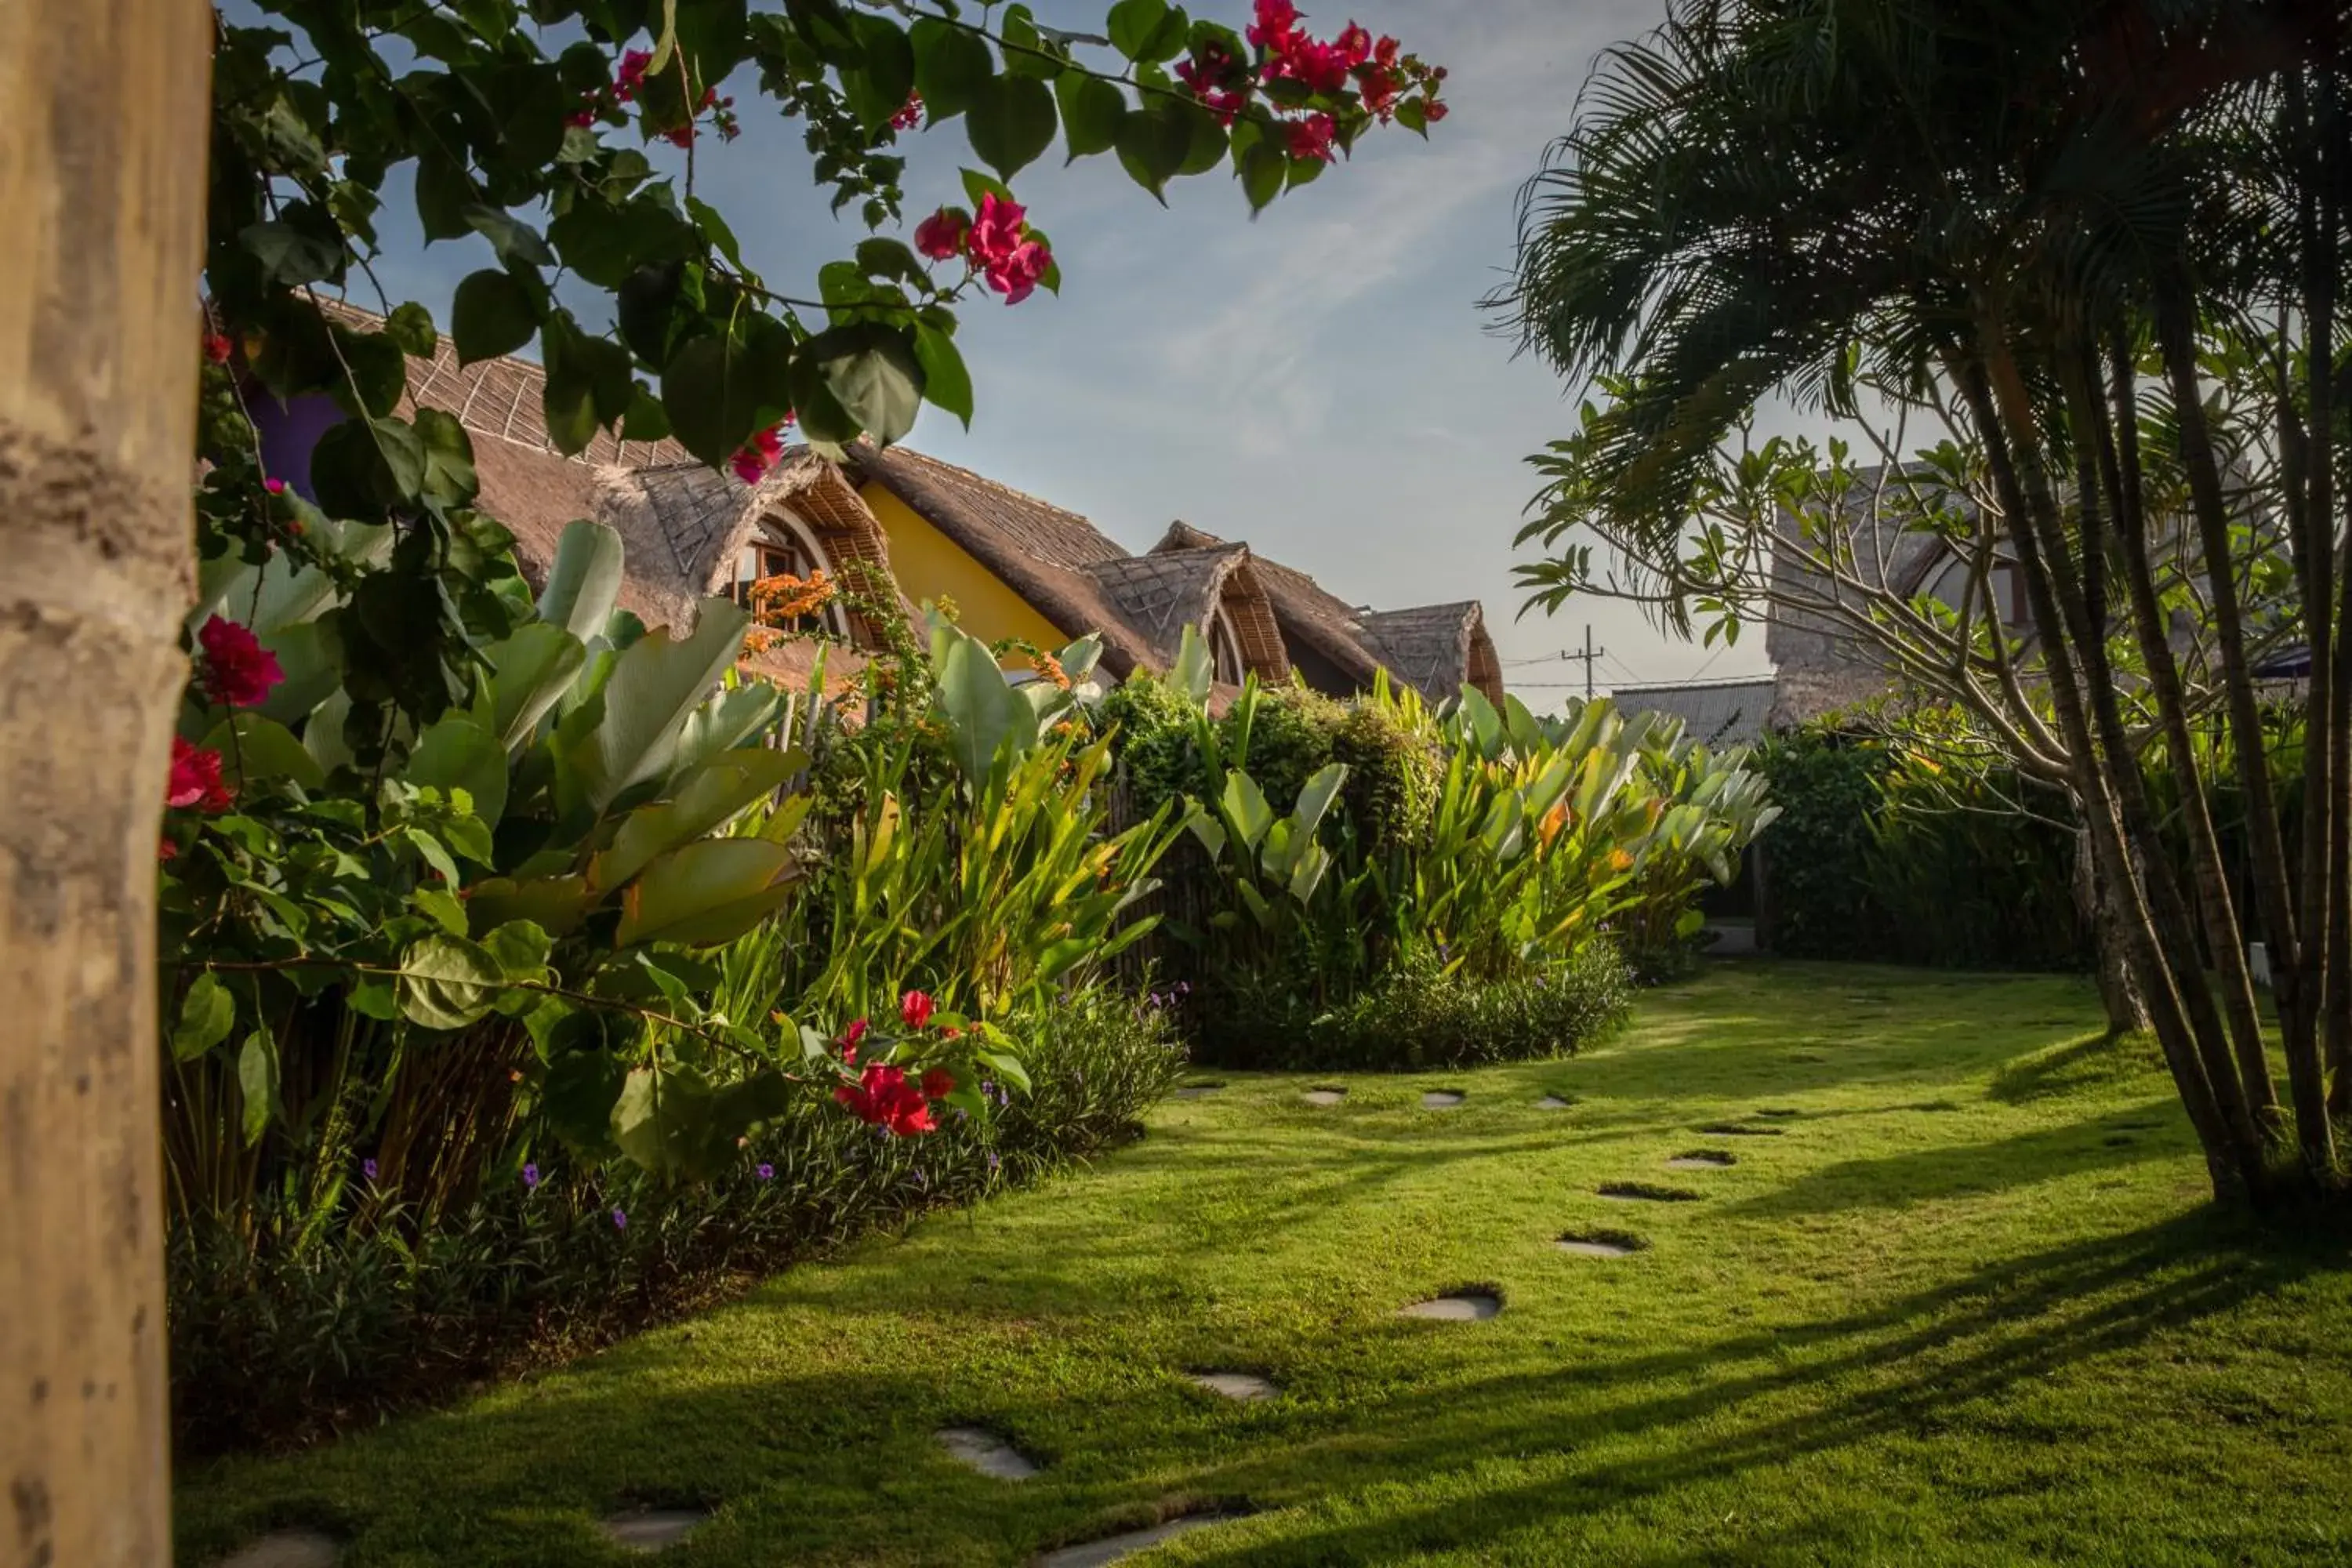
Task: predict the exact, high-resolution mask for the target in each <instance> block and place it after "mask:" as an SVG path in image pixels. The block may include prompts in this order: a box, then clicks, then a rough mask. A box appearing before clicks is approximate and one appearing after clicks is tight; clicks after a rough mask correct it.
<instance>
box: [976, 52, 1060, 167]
mask: <svg viewBox="0 0 2352 1568" xmlns="http://www.w3.org/2000/svg"><path fill="white" fill-rule="evenodd" d="M1059 123H1060V119H1059V116H1057V115H1056V114H1055V110H1054V91H1053V89H1051V88H1049V87H1047V86H1046V85H1045V83H1044V82H1042V81H1039V80H1038V79H1036V78H1035V77H1033V76H1014V75H1010V74H1008V75H1004V76H1000V77H997V78H995V79H992V80H991V81H990V82H989V83H988V84H987V85H986V86H984V87H982V89H980V91H979V92H978V93H977V94H975V95H974V97H973V99H972V102H971V110H969V111H968V112H967V114H966V115H965V130H966V133H967V134H968V135H969V136H970V137H971V150H972V151H973V152H974V153H978V154H979V155H980V159H981V162H982V163H986V164H987V165H988V166H989V167H990V168H992V169H994V170H995V171H996V172H997V174H999V175H1000V176H1002V177H1003V178H1004V179H1007V180H1009V179H1011V178H1012V177H1013V175H1015V174H1019V173H1020V172H1021V171H1022V170H1023V169H1024V168H1026V167H1028V166H1029V165H1030V164H1031V163H1035V162H1036V161H1037V158H1038V156H1039V155H1040V154H1041V153H1044V152H1045V149H1046V148H1048V147H1050V146H1052V145H1053V144H1054V130H1055V126H1056V125H1057V124H1059Z"/></svg>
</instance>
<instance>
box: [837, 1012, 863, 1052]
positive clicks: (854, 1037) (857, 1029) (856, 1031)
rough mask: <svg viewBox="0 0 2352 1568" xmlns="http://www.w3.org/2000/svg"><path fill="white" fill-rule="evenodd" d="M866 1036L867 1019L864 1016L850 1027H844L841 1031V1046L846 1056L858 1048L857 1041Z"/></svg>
mask: <svg viewBox="0 0 2352 1568" xmlns="http://www.w3.org/2000/svg"><path fill="white" fill-rule="evenodd" d="M865 1037H866V1020H865V1019H863V1018H860V1019H858V1020H857V1021H856V1023H854V1024H852V1025H850V1026H849V1027H848V1028H846V1029H844V1030H843V1031H842V1032H841V1047H842V1050H843V1052H844V1054H845V1055H846V1053H848V1052H850V1051H854V1050H856V1048H857V1042H858V1041H860V1040H862V1039H864V1038H865Z"/></svg>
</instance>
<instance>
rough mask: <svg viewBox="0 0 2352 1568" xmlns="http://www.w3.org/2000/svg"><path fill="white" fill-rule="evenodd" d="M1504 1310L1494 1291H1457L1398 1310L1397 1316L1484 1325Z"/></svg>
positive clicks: (1501, 1300) (1416, 1302) (1500, 1299)
mask: <svg viewBox="0 0 2352 1568" xmlns="http://www.w3.org/2000/svg"><path fill="white" fill-rule="evenodd" d="M1502 1310H1503V1299H1502V1298H1501V1297H1500V1296H1497V1295H1496V1294H1495V1293H1494V1292H1493V1291H1491V1290H1455V1291H1452V1292H1450V1293H1448V1294H1446V1295H1444V1296H1440V1297H1437V1298H1436V1299H1435V1300H1428V1301H1415V1302H1414V1303H1413V1304H1412V1306H1410V1307H1399V1308H1398V1309H1397V1316H1398V1317H1400V1318H1427V1319H1429V1320H1430V1321H1433V1322H1439V1323H1483V1322H1485V1321H1486V1320H1487V1319H1489V1318H1491V1317H1494V1316H1496V1314H1497V1313H1499V1312H1501V1311H1502Z"/></svg>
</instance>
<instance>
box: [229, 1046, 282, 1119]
mask: <svg viewBox="0 0 2352 1568" xmlns="http://www.w3.org/2000/svg"><path fill="white" fill-rule="evenodd" d="M236 1089H237V1095H238V1098H239V1099H240V1100H243V1101H244V1106H245V1114H244V1131H245V1142H246V1146H247V1148H251V1147H252V1146H253V1145H254V1144H256V1143H258V1142H261V1135H262V1134H263V1133H264V1132H266V1131H268V1130H269V1117H270V1113H271V1112H272V1111H274V1110H277V1108H278V1041H277V1040H276V1038H275V1037H272V1036H271V1034H270V1033H269V1030H268V1028H267V1027H264V1028H259V1029H256V1030H254V1031H253V1033H251V1034H249V1035H247V1036H246V1037H245V1045H244V1046H243V1047H242V1048H240V1049H239V1050H238V1051H237V1053H236Z"/></svg>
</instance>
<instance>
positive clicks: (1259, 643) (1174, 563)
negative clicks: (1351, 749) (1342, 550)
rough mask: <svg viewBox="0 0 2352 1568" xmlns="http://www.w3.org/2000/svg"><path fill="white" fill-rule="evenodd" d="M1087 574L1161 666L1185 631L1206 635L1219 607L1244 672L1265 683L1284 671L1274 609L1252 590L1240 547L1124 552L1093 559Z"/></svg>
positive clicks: (1286, 664)
mask: <svg viewBox="0 0 2352 1568" xmlns="http://www.w3.org/2000/svg"><path fill="white" fill-rule="evenodd" d="M1087 574H1088V575H1089V576H1091V577H1093V578H1094V579H1095V581H1096V582H1097V583H1099V584H1102V587H1103V591H1104V592H1105V593H1107V594H1108V595H1110V597H1111V601H1112V603H1113V604H1115V605H1118V609H1119V610H1120V612H1121V614H1122V615H1124V616H1125V617H1126V619H1127V622H1128V624H1129V626H1132V627H1133V628H1134V629H1135V630H1137V631H1138V632H1139V633H1141V634H1142V635H1143V637H1144V638H1145V640H1146V641H1147V642H1149V643H1150V647H1151V651H1152V652H1153V653H1154V654H1155V655H1156V656H1157V658H1158V662H1159V663H1160V665H1161V666H1163V667H1164V666H1167V665H1170V664H1173V663H1174V662H1175V660H1176V656H1177V655H1178V654H1179V653H1180V652H1181V651H1182V648H1183V646H1184V628H1185V627H1187V626H1190V627H1192V629H1193V630H1195V631H1197V632H1199V633H1201V634H1202V636H1206V635H1207V634H1208V631H1209V627H1210V623H1211V622H1212V621H1213V619H1214V618H1215V616H1216V614H1217V612H1218V611H1219V610H1221V609H1222V610H1223V612H1224V613H1225V617H1226V620H1227V622H1228V623H1229V624H1230V625H1231V626H1233V628H1234V638H1235V640H1236V641H1238V642H1239V643H1240V645H1241V655H1242V664H1243V666H1244V668H1247V669H1248V670H1250V671H1251V672H1253V673H1255V674H1256V675H1259V676H1262V677H1264V678H1265V679H1269V680H1280V679H1284V678H1285V677H1286V676H1288V675H1289V673H1290V660H1289V658H1287V657H1286V655H1285V654H1284V653H1283V649H1282V632H1281V629H1280V628H1279V627H1278V626H1276V624H1275V619H1274V607H1273V605H1270V604H1268V603H1267V601H1266V596H1265V589H1263V588H1261V587H1259V586H1258V583H1257V574H1256V571H1255V563H1253V562H1252V561H1251V559H1250V552H1249V547H1248V546H1246V545H1242V544H1223V545H1219V546H1217V547H1215V548H1214V549H1210V550H1186V551H1180V552H1174V553H1170V554H1160V553H1154V554H1150V555H1129V556H1125V557H1122V558H1121V559H1119V560H1116V561H1097V562H1096V563H1094V564H1093V565H1091V566H1088V567H1087Z"/></svg>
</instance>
